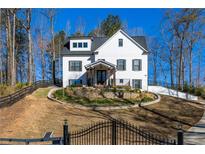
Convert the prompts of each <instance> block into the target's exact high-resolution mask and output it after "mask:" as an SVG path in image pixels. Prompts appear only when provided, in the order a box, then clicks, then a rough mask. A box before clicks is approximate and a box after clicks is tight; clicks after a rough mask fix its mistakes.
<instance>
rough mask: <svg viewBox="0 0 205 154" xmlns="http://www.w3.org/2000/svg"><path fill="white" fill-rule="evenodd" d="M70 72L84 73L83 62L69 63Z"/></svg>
mask: <svg viewBox="0 0 205 154" xmlns="http://www.w3.org/2000/svg"><path fill="white" fill-rule="evenodd" d="M69 71H82V61H69Z"/></svg>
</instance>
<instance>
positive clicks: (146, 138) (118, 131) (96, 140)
mask: <svg viewBox="0 0 205 154" xmlns="http://www.w3.org/2000/svg"><path fill="white" fill-rule="evenodd" d="M68 128H69V127H68V124H67V122H65V124H64V125H63V137H53V136H52V133H51V132H47V133H45V135H44V137H43V138H33V139H19V138H18V139H16V138H0V144H9V143H10V144H11V143H12V144H16V143H17V144H64V145H151V144H154V145H176V144H178V145H182V144H183V131H182V130H179V131H178V133H177V142H176V139H172V138H168V137H163V136H160V135H156V134H153V133H151V132H148V131H145V130H143V129H141V128H139V127H137V126H135V125H133V124H131V123H128V122H126V121H119V120H115V119H114V120H108V121H103V122H98V123H94V124H92V125H91V126H90V127H87V128H85V129H82V130H79V131H74V132H70V131H69V129H68ZM50 142H51V143H50Z"/></svg>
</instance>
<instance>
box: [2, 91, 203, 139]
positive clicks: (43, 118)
mask: <svg viewBox="0 0 205 154" xmlns="http://www.w3.org/2000/svg"><path fill="white" fill-rule="evenodd" d="M49 89H50V88H41V89H38V90H37V91H35V92H34V93H33V94H31V95H29V96H27V97H25V98H24V99H22V100H21V101H19V102H17V103H15V104H9V105H5V106H1V107H0V138H11V137H12V138H38V137H42V136H43V134H44V133H45V132H48V131H53V133H54V136H62V129H63V127H62V126H63V121H64V119H67V120H68V123H69V129H70V130H71V131H75V130H79V129H82V128H86V127H87V126H89V125H90V124H91V123H94V122H97V121H103V120H106V119H108V118H110V117H114V118H118V119H124V120H128V121H130V122H131V123H134V124H135V125H137V126H141V127H142V128H144V129H146V130H149V131H151V132H153V133H156V134H160V135H163V136H170V137H175V136H176V133H177V127H178V123H179V122H181V123H182V125H183V129H184V130H187V129H188V128H190V127H191V126H192V125H194V124H195V123H197V122H198V121H199V120H200V119H201V116H202V115H203V112H204V109H203V107H202V105H201V104H197V103H193V102H188V101H184V100H181V99H177V98H173V97H168V96H162V98H161V101H160V102H159V103H156V104H153V105H149V106H145V107H140V108H133V109H129V110H115V111H89V110H80V109H75V108H70V107H68V106H66V105H62V104H59V103H57V102H53V101H51V100H48V99H47V97H46V96H47V92H48V91H49Z"/></svg>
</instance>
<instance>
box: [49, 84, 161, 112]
mask: <svg viewBox="0 0 205 154" xmlns="http://www.w3.org/2000/svg"><path fill="white" fill-rule="evenodd" d="M59 89H62V88H53V89H51V90H50V91H49V93H48V96H47V98H48V99H50V100H52V101H56V102H58V103H60V104H64V105H67V106H69V107H72V108H78V109H83V110H101V111H108V110H120V109H130V108H135V107H139V106H146V105H151V104H155V103H158V102H159V101H160V100H161V97H160V95H158V94H154V95H156V96H157V99H156V100H154V101H151V102H141V103H140V104H135V105H127V106H106V107H103V106H100V107H99V106H98V107H97V106H96V107H95V106H94V107H88V106H83V105H80V104H72V103H66V102H63V101H60V100H57V99H55V98H53V93H54V92H55V91H56V90H59Z"/></svg>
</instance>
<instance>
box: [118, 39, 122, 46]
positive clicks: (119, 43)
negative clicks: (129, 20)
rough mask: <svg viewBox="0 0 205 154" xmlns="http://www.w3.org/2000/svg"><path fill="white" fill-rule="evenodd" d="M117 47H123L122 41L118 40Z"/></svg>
mask: <svg viewBox="0 0 205 154" xmlns="http://www.w3.org/2000/svg"><path fill="white" fill-rule="evenodd" d="M118 46H119V47H123V39H119V40H118Z"/></svg>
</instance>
